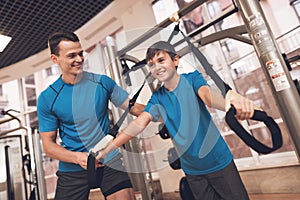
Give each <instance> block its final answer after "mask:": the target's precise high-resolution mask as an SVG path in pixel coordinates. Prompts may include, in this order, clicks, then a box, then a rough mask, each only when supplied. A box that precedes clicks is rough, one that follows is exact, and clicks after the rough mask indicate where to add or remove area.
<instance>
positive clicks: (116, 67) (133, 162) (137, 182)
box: [106, 38, 150, 199]
mask: <svg viewBox="0 0 300 200" xmlns="http://www.w3.org/2000/svg"><path fill="white" fill-rule="evenodd" d="M106 41H107V50H108V53H109V59H110V63H111V64H110V66H109V67H111V70H110V71H111V72H112V73H113V74H114V80H118V82H117V83H118V85H119V86H121V87H122V88H126V84H125V82H124V81H123V79H122V78H121V72H120V70H121V63H120V60H119V59H117V58H118V56H117V51H116V46H115V43H114V41H113V39H112V38H107V39H106ZM114 108H115V107H113V110H112V111H113V113H114V114H115V115H114V117H115V118H116V119H118V118H120V116H121V110H120V109H114ZM114 111H115V112H114ZM124 146H125V147H126V151H124V152H123V158H124V163H125V167H126V169H127V171H128V174H129V176H130V177H131V181H132V184H133V187H134V190H135V191H141V192H142V197H143V199H150V191H149V189H148V186H147V181H146V176H145V174H143V171H144V170H143V164H142V163H143V162H142V160H141V157H139V156H127V152H134V153H140V149H139V146H138V142H137V139H136V138H133V139H131V140H130V141H129V142H127V143H126V144H125V145H124Z"/></svg>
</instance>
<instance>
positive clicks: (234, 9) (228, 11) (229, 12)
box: [188, 4, 238, 37]
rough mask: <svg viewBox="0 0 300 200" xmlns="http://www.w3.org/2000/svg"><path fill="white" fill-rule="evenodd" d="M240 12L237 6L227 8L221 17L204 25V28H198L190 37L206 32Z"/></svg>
mask: <svg viewBox="0 0 300 200" xmlns="http://www.w3.org/2000/svg"><path fill="white" fill-rule="evenodd" d="M237 11H238V9H237V7H236V6H235V4H233V5H231V6H230V7H228V8H226V9H225V10H224V11H223V12H222V13H221V14H220V15H218V16H216V17H214V18H213V19H212V20H210V21H209V22H208V23H206V24H203V25H202V26H200V27H198V28H197V29H195V30H193V31H192V32H190V33H189V34H188V37H194V36H195V35H198V34H199V33H201V32H203V31H205V30H206V29H208V28H209V27H211V26H212V25H214V24H216V23H218V22H220V21H222V20H223V19H225V18H226V17H228V16H230V15H232V14H233V13H236V12H237Z"/></svg>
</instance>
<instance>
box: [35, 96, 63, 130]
mask: <svg viewBox="0 0 300 200" xmlns="http://www.w3.org/2000/svg"><path fill="white" fill-rule="evenodd" d="M37 115H38V122H39V131H40V132H48V131H55V130H57V128H58V119H57V117H56V116H55V115H54V113H52V112H51V110H50V107H49V105H47V101H46V99H45V97H44V96H43V93H42V94H41V95H40V96H39V98H38V102H37Z"/></svg>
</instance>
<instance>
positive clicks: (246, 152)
mask: <svg viewBox="0 0 300 200" xmlns="http://www.w3.org/2000/svg"><path fill="white" fill-rule="evenodd" d="M224 139H225V141H226V143H227V144H228V146H229V148H230V150H231V152H232V154H233V156H234V159H237V158H245V157H251V156H252V154H251V151H250V148H249V147H248V146H247V145H246V144H245V143H244V142H243V141H242V140H241V139H240V138H239V137H238V136H237V135H235V134H231V135H227V136H225V137H224Z"/></svg>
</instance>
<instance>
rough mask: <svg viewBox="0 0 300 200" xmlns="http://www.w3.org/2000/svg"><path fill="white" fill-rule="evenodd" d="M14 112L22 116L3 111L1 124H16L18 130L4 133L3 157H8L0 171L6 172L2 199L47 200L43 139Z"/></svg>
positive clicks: (0, 148)
mask: <svg viewBox="0 0 300 200" xmlns="http://www.w3.org/2000/svg"><path fill="white" fill-rule="evenodd" d="M12 112H17V113H18V111H15V110H12V109H10V110H7V111H4V110H3V111H1V115H3V116H4V118H2V119H0V124H6V123H9V122H11V121H16V122H17V127H15V128H10V129H7V130H0V153H3V154H4V156H3V157H2V158H4V159H2V160H3V162H0V167H1V168H4V169H5V170H4V171H5V176H2V177H1V179H0V199H1V200H2V199H3V200H5V199H7V200H46V199H47V193H46V188H45V180H44V171H43V165H42V159H41V158H42V157H41V155H42V154H41V147H40V139H39V135H38V134H37V132H36V131H35V130H31V129H30V128H28V127H25V126H23V125H22V122H21V120H20V119H19V118H18V117H16V116H15V115H14V114H12ZM6 116H8V117H6ZM1 171H2V170H1Z"/></svg>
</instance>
